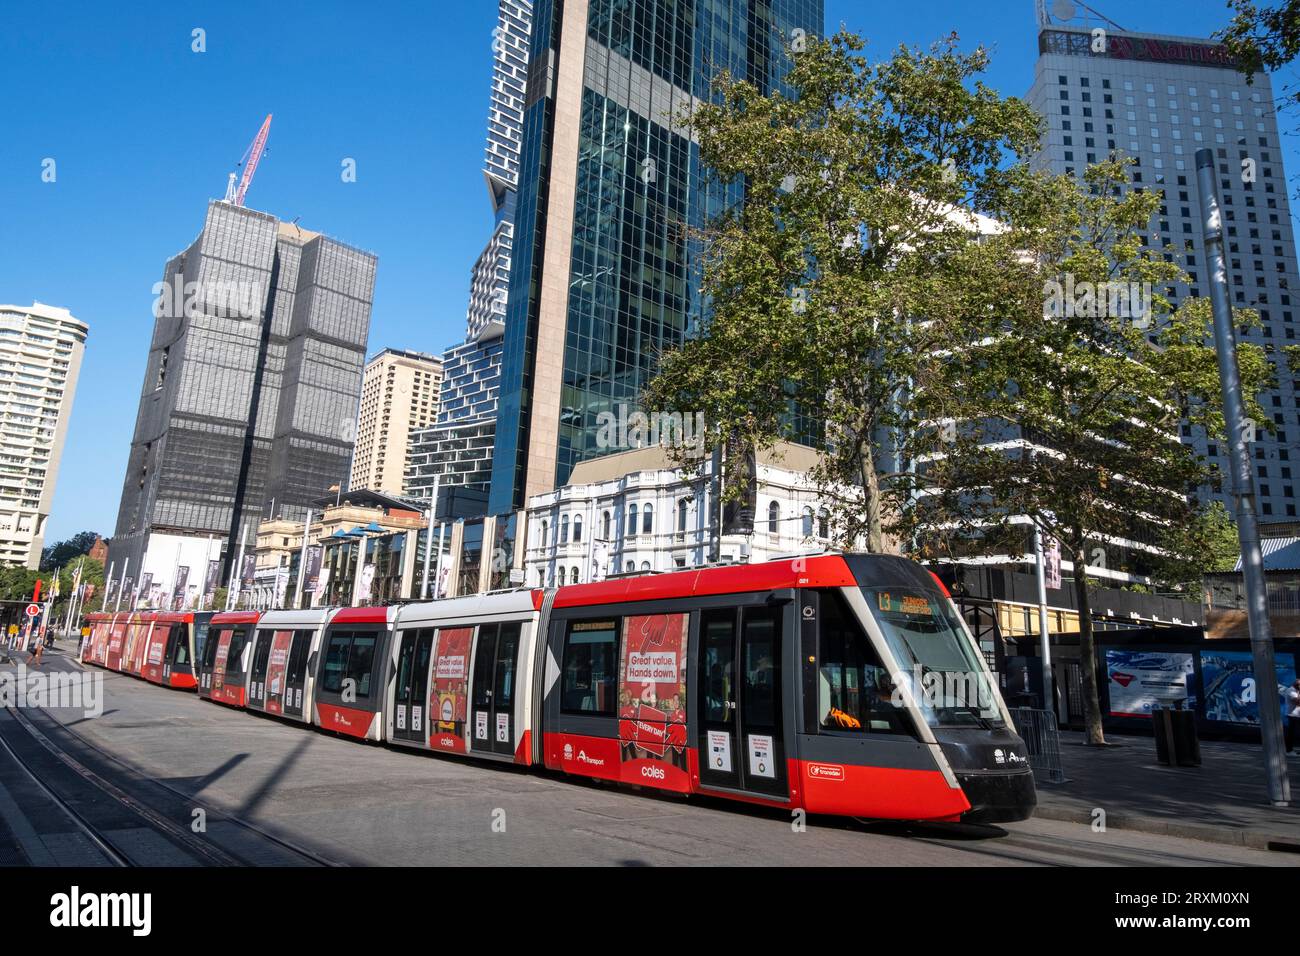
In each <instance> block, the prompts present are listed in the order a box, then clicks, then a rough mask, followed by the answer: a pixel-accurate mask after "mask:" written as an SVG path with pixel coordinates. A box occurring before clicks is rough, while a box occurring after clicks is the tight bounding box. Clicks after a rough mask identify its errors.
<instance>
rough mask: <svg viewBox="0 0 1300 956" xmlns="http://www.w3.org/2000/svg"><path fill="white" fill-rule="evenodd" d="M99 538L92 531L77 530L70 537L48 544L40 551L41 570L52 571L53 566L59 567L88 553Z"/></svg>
mask: <svg viewBox="0 0 1300 956" xmlns="http://www.w3.org/2000/svg"><path fill="white" fill-rule="evenodd" d="M98 540H99V534H98V533H97V532H94V531H79V532H78V533H77V534H74V535H73V536H72V537H71V538H68V539H67V540H65V541H57V542H55V543H54V544H51V545H48V546H47V547H46V548H45V550H43V551H42V552H41V570H42V571H53V570H54V569H55V568H61V567H63V566H64V565H65V564H67V563H68V562H69V561H71V560H73V559H74V558H77V557H80V556H81V555H83V554H89V553H90V549H91V548H93V547H94V546H95V542H96V541H98Z"/></svg>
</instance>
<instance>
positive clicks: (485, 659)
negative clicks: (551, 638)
mask: <svg viewBox="0 0 1300 956" xmlns="http://www.w3.org/2000/svg"><path fill="white" fill-rule="evenodd" d="M519 628H520V625H519V624H499V625H498V624H484V625H482V626H481V627H480V628H479V629H478V645H477V647H476V648H475V650H474V682H473V687H472V688H471V690H470V695H471V700H472V701H473V704H474V707H473V710H474V714H473V717H472V718H471V719H472V721H473V728H474V729H473V736H472V737H471V740H472V741H473V744H472V748H471V749H473V750H478V751H488V752H491V753H499V754H514V752H515V747H514V739H515V733H514V732H515V727H514V703H515V684H516V680H515V678H516V673H515V671H516V668H517V665H518V660H519Z"/></svg>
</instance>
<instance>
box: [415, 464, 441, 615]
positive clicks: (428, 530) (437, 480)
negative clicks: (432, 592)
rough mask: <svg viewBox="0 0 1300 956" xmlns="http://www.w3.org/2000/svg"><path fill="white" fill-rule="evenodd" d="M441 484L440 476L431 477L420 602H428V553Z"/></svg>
mask: <svg viewBox="0 0 1300 956" xmlns="http://www.w3.org/2000/svg"><path fill="white" fill-rule="evenodd" d="M441 482H442V475H441V474H437V475H434V476H433V500H432V502H431V503H430V505H429V524H428V527H427V528H426V529H425V535H424V582H423V583H422V584H421V585H420V600H422V601H427V600H429V552H431V551H432V550H433V519H434V518H435V517H436V516H437V514H438V485H439V484H440V483H441ZM441 544H442V542H441V541H439V553H441V550H442V549H441Z"/></svg>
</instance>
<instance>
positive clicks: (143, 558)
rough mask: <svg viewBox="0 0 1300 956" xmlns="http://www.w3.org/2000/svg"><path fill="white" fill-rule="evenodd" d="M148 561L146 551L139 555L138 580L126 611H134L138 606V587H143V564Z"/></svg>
mask: <svg viewBox="0 0 1300 956" xmlns="http://www.w3.org/2000/svg"><path fill="white" fill-rule="evenodd" d="M148 561H149V552H148V551H146V552H145V553H144V554H143V555H141V557H140V580H139V581H137V582H135V594H134V595H133V596H132V598H131V606H130V607H129V608H127V611H134V610H135V609H136V608H138V607H139V606H140V589H141V588H143V587H144V566H145V564H147V563H148Z"/></svg>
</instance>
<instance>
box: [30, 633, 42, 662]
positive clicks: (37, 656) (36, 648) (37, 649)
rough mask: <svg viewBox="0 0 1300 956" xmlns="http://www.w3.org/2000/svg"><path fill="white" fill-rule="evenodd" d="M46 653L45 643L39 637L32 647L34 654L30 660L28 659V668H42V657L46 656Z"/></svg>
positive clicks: (32, 653)
mask: <svg viewBox="0 0 1300 956" xmlns="http://www.w3.org/2000/svg"><path fill="white" fill-rule="evenodd" d="M44 653H45V641H43V640H41V639H40V638H39V637H38V638H36V641H35V643H33V645H32V652H31V654H30V655H29V656H28V658H27V666H28V667H40V666H41V655H42V654H44Z"/></svg>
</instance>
